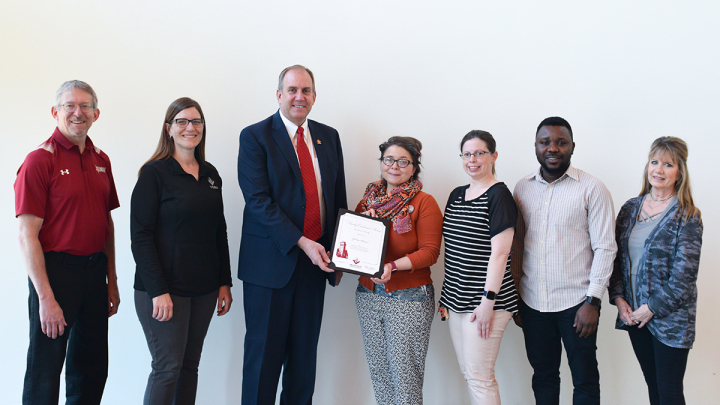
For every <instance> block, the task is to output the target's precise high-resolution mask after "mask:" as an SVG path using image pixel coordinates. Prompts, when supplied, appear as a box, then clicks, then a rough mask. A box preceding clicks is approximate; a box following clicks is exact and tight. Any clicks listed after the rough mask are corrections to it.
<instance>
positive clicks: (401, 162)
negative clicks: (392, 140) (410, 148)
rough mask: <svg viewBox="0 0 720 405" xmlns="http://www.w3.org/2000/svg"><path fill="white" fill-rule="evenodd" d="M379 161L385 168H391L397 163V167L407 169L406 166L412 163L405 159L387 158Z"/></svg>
mask: <svg viewBox="0 0 720 405" xmlns="http://www.w3.org/2000/svg"><path fill="white" fill-rule="evenodd" d="M380 161H381V162H383V163H384V164H385V166H392V165H394V164H395V163H397V165H398V167H408V165H409V164H411V163H412V162H411V161H409V160H407V159H393V158H391V157H389V156H388V157H384V158H381V159H380Z"/></svg>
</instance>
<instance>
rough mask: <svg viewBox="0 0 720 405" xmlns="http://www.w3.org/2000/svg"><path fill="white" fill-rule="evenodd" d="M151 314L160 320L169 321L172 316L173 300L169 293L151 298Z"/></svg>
mask: <svg viewBox="0 0 720 405" xmlns="http://www.w3.org/2000/svg"><path fill="white" fill-rule="evenodd" d="M152 302H153V314H152V317H153V318H155V319H157V320H158V321H160V322H165V321H169V320H170V319H171V318H172V316H173V302H172V298H170V294H169V293H165V294H163V295H158V296H157V297H155V298H153V299H152Z"/></svg>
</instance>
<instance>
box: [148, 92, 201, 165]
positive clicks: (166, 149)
mask: <svg viewBox="0 0 720 405" xmlns="http://www.w3.org/2000/svg"><path fill="white" fill-rule="evenodd" d="M193 107H195V108H196V109H197V110H198V112H199V113H200V118H202V119H203V121H205V115H204V114H203V111H202V108H200V104H198V102H197V101H195V100H193V99H191V98H189V97H181V98H179V99H177V100H175V101H173V102H172V103H170V106H169V107H168V109H167V112H166V113H165V121H164V122H163V125H162V131H161V132H160V141H158V145H157V148H156V149H155V153H153V155H152V157H150V159H148V160H147V162H145V163H143V166H145V164H147V163H148V162H152V161H153V160H167V159H169V158H170V157H171V156H172V155H173V154H175V141H173V139H172V137H171V136H170V133H169V132H168V130H167V125H165V124H170V125H172V120H173V119H174V118H175V116H176V115H178V114H180V111H182V110H186V109H188V108H193ZM190 125H192V124H190ZM206 132H207V124H206V125H203V132H202V139H200V143H198V146H196V147H195V159H197V161H198V162H205V134H206ZM141 170H142V167H140V170H139V171H138V176H139V175H140V171H141Z"/></svg>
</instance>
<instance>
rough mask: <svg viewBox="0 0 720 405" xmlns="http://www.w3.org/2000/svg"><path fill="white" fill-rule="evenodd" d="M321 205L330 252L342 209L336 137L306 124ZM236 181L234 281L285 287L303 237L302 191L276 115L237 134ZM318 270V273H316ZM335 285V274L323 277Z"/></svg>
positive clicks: (289, 145)
mask: <svg viewBox="0 0 720 405" xmlns="http://www.w3.org/2000/svg"><path fill="white" fill-rule="evenodd" d="M308 128H309V129H310V135H311V136H312V139H313V145H314V147H315V153H316V155H317V161H318V164H319V166H320V178H321V182H322V190H323V196H324V200H325V209H326V212H325V229H323V237H321V238H320V240H321V241H325V250H329V248H330V243H332V240H331V239H332V236H333V234H334V232H335V225H336V222H337V213H338V210H339V209H340V208H347V194H346V193H345V170H344V168H343V156H342V147H341V146H340V137H339V135H338V132H337V131H336V130H335V129H333V128H331V127H329V126H327V125H323V124H320V123H319V122H315V121H312V120H308ZM238 181H239V182H240V189H242V192H243V196H244V197H245V210H244V212H243V226H242V240H241V242H240V260H239V266H238V267H239V270H238V278H240V279H241V280H243V281H246V282H248V283H252V284H257V285H260V286H263V287H268V288H282V287H284V286H285V285H286V284H287V283H288V281H289V280H290V277H291V276H292V274H293V271H294V270H295V266H296V264H297V260H298V254H305V253H304V252H302V250H301V249H300V248H299V247H297V246H296V245H295V243H296V242H297V241H298V240H299V239H300V237H301V236H302V235H303V232H302V230H303V220H304V218H305V191H304V189H303V184H302V176H301V174H300V164H299V163H298V158H297V155H296V153H295V149H294V148H293V145H292V141H291V139H290V137H289V136H288V133H287V129H286V128H285V124H284V123H283V121H282V119H281V118H280V111H278V112H276V113H275V114H274V115H272V116H270V117H268V118H267V119H265V120H263V121H260V122H258V123H257V124H254V125H251V126H249V127H247V128H245V129H243V130H242V132H241V133H240V153H239V155H238ZM318 271H320V270H318ZM328 280H329V282H330V284H333V285H334V282H335V275H334V273H328Z"/></svg>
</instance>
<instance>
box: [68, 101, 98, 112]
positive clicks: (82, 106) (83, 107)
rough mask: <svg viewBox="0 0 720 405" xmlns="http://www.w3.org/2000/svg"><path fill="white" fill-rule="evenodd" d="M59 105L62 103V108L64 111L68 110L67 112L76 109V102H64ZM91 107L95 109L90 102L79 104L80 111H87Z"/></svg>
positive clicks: (90, 109)
mask: <svg viewBox="0 0 720 405" xmlns="http://www.w3.org/2000/svg"><path fill="white" fill-rule="evenodd" d="M61 105H62V108H63V110H65V112H69V113H71V112H75V110H77V108H78V105H77V104H72V103H65V104H61ZM93 109H95V106H94V105H92V104H80V111H82V112H84V113H88V112H90V111H92V110H93Z"/></svg>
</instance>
